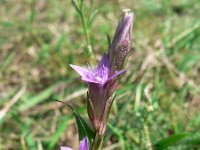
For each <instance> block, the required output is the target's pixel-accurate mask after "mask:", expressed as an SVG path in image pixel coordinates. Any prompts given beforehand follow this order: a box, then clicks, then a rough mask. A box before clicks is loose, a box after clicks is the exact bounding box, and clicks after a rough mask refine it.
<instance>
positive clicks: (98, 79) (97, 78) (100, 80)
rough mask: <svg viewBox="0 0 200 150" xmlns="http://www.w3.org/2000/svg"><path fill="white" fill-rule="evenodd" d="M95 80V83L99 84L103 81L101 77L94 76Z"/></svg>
mask: <svg viewBox="0 0 200 150" xmlns="http://www.w3.org/2000/svg"><path fill="white" fill-rule="evenodd" d="M95 79H96V80H97V81H99V82H102V81H103V78H102V76H96V77H95Z"/></svg>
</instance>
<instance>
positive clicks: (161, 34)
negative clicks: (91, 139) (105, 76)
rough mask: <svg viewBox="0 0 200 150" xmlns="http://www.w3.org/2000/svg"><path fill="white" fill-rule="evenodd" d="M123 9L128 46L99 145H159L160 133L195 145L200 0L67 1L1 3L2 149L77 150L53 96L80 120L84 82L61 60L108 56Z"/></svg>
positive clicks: (199, 131) (65, 113)
mask: <svg viewBox="0 0 200 150" xmlns="http://www.w3.org/2000/svg"><path fill="white" fill-rule="evenodd" d="M74 2H75V3H76V4H79V2H80V1H74ZM124 8H130V9H131V10H133V11H134V13H135V22H134V31H133V37H134V38H133V50H132V52H131V54H130V57H129V61H128V63H127V65H126V69H127V72H126V74H125V75H124V77H123V79H122V81H121V83H120V86H119V88H118V90H117V91H116V93H115V94H116V95H117V97H116V99H115V102H114V104H113V108H112V112H111V116H110V120H109V124H108V134H107V136H106V142H105V143H104V150H112V149H116V150H118V149H126V150H128V149H130V150H131V149H136V150H137V149H139V150H140V149H148V150H152V149H164V147H162V142H163V141H162V140H163V139H164V143H166V141H167V144H168V145H172V146H170V147H168V149H170V150H179V149H180V150H189V149H191V150H196V149H197V150H199V147H200V111H199V110H200V36H199V35H200V1H199V0H177V1H172V0H140V1H138V0H126V1H125V0H109V1H107V0H85V1H83V6H82V15H80V14H78V13H77V11H76V9H75V5H73V4H72V2H71V1H70V0H1V1H0V128H1V129H0V149H1V150H36V149H37V150H47V149H49V150H51V149H59V146H60V145H68V146H71V147H73V148H74V149H77V147H78V133H77V127H76V122H75V119H74V117H73V114H72V112H71V111H70V110H69V109H68V108H67V107H66V106H64V105H63V104H62V103H59V102H57V101H55V99H58V100H62V101H64V102H66V103H69V104H71V105H73V107H74V108H76V110H77V111H78V112H79V113H81V115H82V117H84V118H85V119H86V120H87V112H86V90H87V89H86V88H87V87H86V85H85V84H83V83H81V80H80V77H79V76H78V75H77V74H76V73H75V72H74V71H73V70H72V69H71V68H70V67H69V66H68V64H71V63H72V64H76V65H81V66H84V65H86V64H87V63H91V64H93V65H96V64H97V62H96V61H93V60H94V59H91V57H90V56H91V54H89V52H91V50H92V51H93V52H94V56H95V58H97V60H99V58H100V57H101V55H102V54H103V53H104V52H107V50H108V39H107V35H109V36H110V37H111V39H112V37H113V35H114V31H115V28H116V25H117V22H118V19H119V17H120V13H121V11H122V9H124ZM90 46H91V47H90ZM88 54H89V55H88ZM171 135H175V136H171ZM167 137H171V138H170V139H165V138H167ZM160 140H161V146H159V145H158V144H157V145H156V143H157V142H159V141H160Z"/></svg>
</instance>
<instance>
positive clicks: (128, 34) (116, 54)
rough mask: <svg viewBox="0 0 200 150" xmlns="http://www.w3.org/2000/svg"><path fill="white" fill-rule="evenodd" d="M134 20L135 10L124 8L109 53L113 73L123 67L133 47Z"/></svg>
mask: <svg viewBox="0 0 200 150" xmlns="http://www.w3.org/2000/svg"><path fill="white" fill-rule="evenodd" d="M133 20H134V14H133V12H132V11H131V10H130V9H124V10H123V12H122V15H121V18H120V20H119V22H118V25H117V29H116V32H115V36H114V38H113V41H112V44H111V46H110V49H109V53H108V56H109V61H110V64H111V72H112V73H113V74H114V73H115V72H117V71H119V70H122V69H123V67H124V62H125V59H126V56H127V55H128V53H129V51H130V49H131V39H132V26H133Z"/></svg>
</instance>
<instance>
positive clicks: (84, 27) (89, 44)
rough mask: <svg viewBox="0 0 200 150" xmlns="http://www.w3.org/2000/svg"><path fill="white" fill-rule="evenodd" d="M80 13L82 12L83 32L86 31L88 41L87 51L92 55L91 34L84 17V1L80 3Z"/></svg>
mask: <svg viewBox="0 0 200 150" xmlns="http://www.w3.org/2000/svg"><path fill="white" fill-rule="evenodd" d="M79 14H80V18H81V23H82V26H83V32H84V35H85V39H86V43H87V53H88V54H89V55H90V56H93V52H92V46H91V41H90V36H89V33H88V29H87V25H86V23H85V19H84V15H83V4H82V3H81V4H80V13H79Z"/></svg>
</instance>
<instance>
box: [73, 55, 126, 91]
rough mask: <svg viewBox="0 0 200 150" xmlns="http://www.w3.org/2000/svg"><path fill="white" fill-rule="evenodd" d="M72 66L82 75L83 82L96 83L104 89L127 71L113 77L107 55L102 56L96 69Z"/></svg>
mask: <svg viewBox="0 0 200 150" xmlns="http://www.w3.org/2000/svg"><path fill="white" fill-rule="evenodd" d="M70 66H71V67H72V68H73V69H74V70H75V71H76V72H78V73H79V74H80V75H81V77H82V80H83V81H85V82H87V83H96V84H98V85H99V86H100V87H103V86H104V85H105V84H106V83H107V82H108V81H110V80H112V79H113V78H115V77H116V76H118V75H120V74H122V73H123V72H124V71H125V70H121V71H119V72H117V73H115V74H114V75H112V76H111V75H110V62H109V59H108V56H107V55H106V54H104V55H103V56H102V58H101V61H100V62H99V65H98V66H97V67H96V68H94V67H91V66H89V67H88V69H86V68H83V67H79V66H76V65H72V64H71V65H70Z"/></svg>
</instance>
